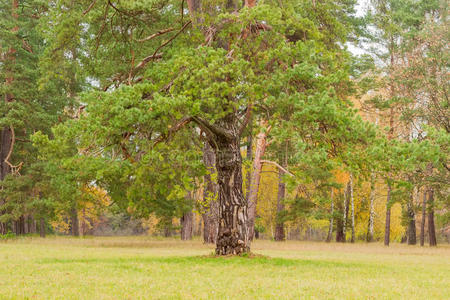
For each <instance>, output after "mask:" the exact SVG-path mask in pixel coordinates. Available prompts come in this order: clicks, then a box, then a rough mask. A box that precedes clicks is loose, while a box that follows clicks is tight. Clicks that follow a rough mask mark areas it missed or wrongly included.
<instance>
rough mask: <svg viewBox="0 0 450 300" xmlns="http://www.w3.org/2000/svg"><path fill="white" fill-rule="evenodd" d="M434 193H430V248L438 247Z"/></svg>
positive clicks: (430, 191) (431, 191)
mask: <svg viewBox="0 0 450 300" xmlns="http://www.w3.org/2000/svg"><path fill="white" fill-rule="evenodd" d="M433 204H434V191H433V190H432V189H430V190H429V192H428V238H429V243H430V246H432V247H433V246H436V245H437V240H436V228H435V226H434V206H433Z"/></svg>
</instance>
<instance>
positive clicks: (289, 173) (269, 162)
mask: <svg viewBox="0 0 450 300" xmlns="http://www.w3.org/2000/svg"><path fill="white" fill-rule="evenodd" d="M261 163H266V164H272V165H274V166H276V167H277V168H278V169H280V170H281V171H283V172H285V173H286V174H288V175H289V176H292V177H294V176H295V175H294V174H292V173H291V172H289V171H288V170H286V169H285V168H283V167H282V166H281V165H280V164H279V163H277V162H274V161H271V160H261Z"/></svg>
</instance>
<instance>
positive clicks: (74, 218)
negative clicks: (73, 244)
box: [70, 208, 80, 236]
mask: <svg viewBox="0 0 450 300" xmlns="http://www.w3.org/2000/svg"><path fill="white" fill-rule="evenodd" d="M70 221H71V233H72V235H73V236H80V224H79V221H78V211H77V209H76V208H73V209H72V210H71V212H70Z"/></svg>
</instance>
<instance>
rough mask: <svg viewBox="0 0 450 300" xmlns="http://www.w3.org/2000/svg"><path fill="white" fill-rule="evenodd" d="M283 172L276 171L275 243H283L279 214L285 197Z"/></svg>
mask: <svg viewBox="0 0 450 300" xmlns="http://www.w3.org/2000/svg"><path fill="white" fill-rule="evenodd" d="M283 175H284V171H283V170H280V169H278V195H277V222H276V225H275V241H284V239H285V235H284V222H283V221H282V220H281V217H282V216H281V213H282V212H283V211H284V202H283V201H284V198H285V197H286V184H285V183H284V181H283Z"/></svg>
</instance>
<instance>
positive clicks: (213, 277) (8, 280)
mask: <svg viewBox="0 0 450 300" xmlns="http://www.w3.org/2000/svg"><path fill="white" fill-rule="evenodd" d="M212 251H213V247H212V246H207V245H203V244H202V242H201V241H199V240H198V241H193V242H181V241H178V240H175V239H160V240H158V239H155V238H149V237H111V238H106V237H102V238H99V237H95V238H81V239H73V238H63V237H49V238H47V239H40V238H23V239H17V240H9V241H7V242H0V299H24V298H29V299H450V247H448V246H440V247H438V248H436V249H430V248H428V247H425V248H420V247H419V246H406V245H398V244H394V245H392V246H391V247H389V248H385V247H383V246H382V245H380V244H371V245H366V244H354V245H352V244H344V245H342V244H339V245H337V244H325V243H311V242H285V243H275V242H270V241H257V242H255V243H254V244H253V251H254V252H255V253H258V254H262V255H265V257H256V258H244V257H233V258H213V257H208V256H207V255H208V254H211V253H212Z"/></svg>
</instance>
